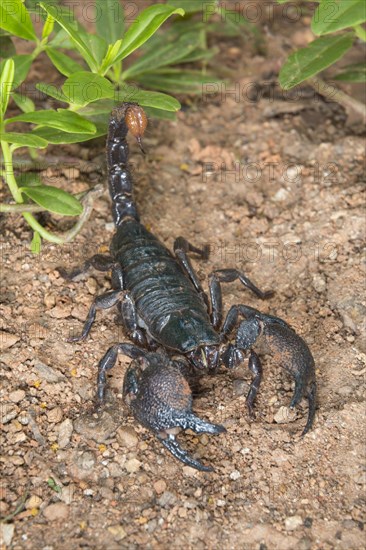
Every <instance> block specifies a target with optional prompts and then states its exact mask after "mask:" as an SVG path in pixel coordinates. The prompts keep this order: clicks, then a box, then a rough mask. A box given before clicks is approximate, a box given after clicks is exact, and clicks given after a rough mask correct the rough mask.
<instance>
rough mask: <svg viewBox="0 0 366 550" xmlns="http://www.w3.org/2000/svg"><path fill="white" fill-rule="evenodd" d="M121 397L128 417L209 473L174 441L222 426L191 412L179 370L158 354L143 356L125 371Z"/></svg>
mask: <svg viewBox="0 0 366 550" xmlns="http://www.w3.org/2000/svg"><path fill="white" fill-rule="evenodd" d="M123 394H124V398H125V401H126V403H127V404H128V406H129V407H130V409H131V412H132V414H133V415H134V417H135V418H136V420H138V421H139V422H140V423H141V424H142V425H143V426H145V427H146V428H148V429H149V430H150V431H151V432H152V433H153V434H154V435H155V436H156V437H157V438H158V439H159V440H160V442H161V443H162V444H163V445H164V447H166V448H167V449H168V451H169V452H170V453H172V454H173V455H174V456H175V457H176V458H178V460H180V461H181V462H183V463H184V464H187V465H188V466H191V467H192V468H196V469H197V470H201V471H204V472H209V471H212V468H211V467H209V466H204V465H203V464H201V462H199V461H198V460H197V459H195V458H193V457H191V456H190V455H189V454H188V453H187V451H185V450H184V449H182V448H181V447H180V445H179V443H178V441H177V440H176V435H177V434H178V433H179V432H180V431H181V430H186V429H191V430H193V431H195V432H196V433H209V434H219V433H222V432H225V431H226V430H225V428H224V426H221V425H219V424H211V423H210V422H206V421H205V420H202V419H200V418H199V417H197V416H196V415H195V414H194V413H193V412H192V393H191V389H190V387H189V384H188V382H187V379H186V378H185V377H184V376H183V374H182V369H181V368H180V366H179V365H178V364H176V362H175V361H171V360H169V358H168V357H167V356H162V355H161V354H160V353H154V354H153V353H147V354H146V355H145V356H144V357H140V358H139V359H138V360H137V361H133V362H132V363H131V365H130V366H129V368H128V369H127V372H126V375H125V380H124V384H123Z"/></svg>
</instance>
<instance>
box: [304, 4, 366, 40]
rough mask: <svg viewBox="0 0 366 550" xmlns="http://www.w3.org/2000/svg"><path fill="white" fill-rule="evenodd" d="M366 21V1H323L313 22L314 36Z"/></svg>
mask: <svg viewBox="0 0 366 550" xmlns="http://www.w3.org/2000/svg"><path fill="white" fill-rule="evenodd" d="M365 21H366V4H365V0H322V1H321V3H320V4H319V6H318V8H317V9H316V11H315V13H314V16H313V19H312V21H311V30H312V31H313V33H314V34H318V35H323V34H329V33H331V32H335V31H340V30H342V29H346V28H347V27H353V26H355V25H359V24H361V23H364V22H365Z"/></svg>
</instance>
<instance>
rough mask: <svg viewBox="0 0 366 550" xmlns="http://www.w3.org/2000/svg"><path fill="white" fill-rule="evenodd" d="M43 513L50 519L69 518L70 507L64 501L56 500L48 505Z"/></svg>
mask: <svg viewBox="0 0 366 550" xmlns="http://www.w3.org/2000/svg"><path fill="white" fill-rule="evenodd" d="M43 515H44V517H45V518H46V519H48V521H57V520H61V519H67V517H68V515H69V509H68V507H67V505H66V504H64V503H63V502H56V503H55V504H50V505H49V506H47V508H45V509H44V510H43Z"/></svg>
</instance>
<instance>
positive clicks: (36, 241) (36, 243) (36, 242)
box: [30, 231, 42, 254]
mask: <svg viewBox="0 0 366 550" xmlns="http://www.w3.org/2000/svg"><path fill="white" fill-rule="evenodd" d="M41 246H42V239H41V235H40V234H39V233H38V231H34V233H33V239H32V242H31V244H30V249H31V252H32V253H33V254H39V253H40V252H41Z"/></svg>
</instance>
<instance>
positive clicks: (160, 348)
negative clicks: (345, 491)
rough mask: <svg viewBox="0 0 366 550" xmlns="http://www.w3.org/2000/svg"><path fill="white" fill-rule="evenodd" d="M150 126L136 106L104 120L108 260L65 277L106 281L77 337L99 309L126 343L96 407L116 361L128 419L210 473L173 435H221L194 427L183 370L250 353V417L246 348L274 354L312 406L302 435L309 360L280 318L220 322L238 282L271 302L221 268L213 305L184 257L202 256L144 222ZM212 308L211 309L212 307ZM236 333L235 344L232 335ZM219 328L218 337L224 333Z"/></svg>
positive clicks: (311, 395) (104, 366)
mask: <svg viewBox="0 0 366 550" xmlns="http://www.w3.org/2000/svg"><path fill="white" fill-rule="evenodd" d="M146 125H147V119H146V115H145V113H144V111H143V109H142V108H141V107H140V106H139V105H137V104H135V103H123V104H122V105H121V106H119V107H117V108H116V109H114V110H113V111H112V113H111V117H110V121H109V131H108V138H107V164H108V181H109V191H110V195H111V199H112V212H113V218H114V223H115V226H116V232H115V235H114V237H113V239H112V243H111V246H110V255H109V256H105V255H101V254H97V255H95V256H93V257H92V258H90V259H89V260H87V261H86V262H85V264H84V266H83V267H82V268H81V269H79V270H75V271H74V272H73V273H71V274H70V275H69V276H68V277H70V278H73V277H74V276H76V275H77V274H79V273H81V272H83V271H85V270H86V269H88V268H89V267H94V268H96V269H98V270H101V271H110V270H111V272H112V286H113V290H111V291H108V292H106V293H105V294H103V295H100V296H98V297H97V298H96V299H95V300H94V302H93V303H92V305H91V307H90V310H89V313H88V316H87V319H86V321H85V324H84V328H83V331H82V334H81V335H80V336H78V337H74V338H72V339H71V340H72V341H79V340H82V339H84V338H86V337H87V335H88V333H89V331H90V329H91V326H92V324H93V322H94V320H95V315H96V311H97V310H98V309H107V308H111V307H112V306H115V305H116V306H117V307H118V309H119V314H120V319H121V322H122V325H123V327H124V330H125V333H126V334H127V336H128V337H129V339H130V340H131V341H132V342H133V343H132V344H131V343H118V344H116V345H113V346H112V347H111V348H110V349H108V351H107V352H106V354H105V355H104V357H103V358H102V359H101V360H100V362H99V367H98V390H97V397H98V401H99V403H103V401H104V398H105V385H106V372H107V371H108V370H110V369H111V368H112V367H113V366H114V365H115V363H116V360H117V356H118V353H119V352H120V353H123V354H125V355H127V356H128V357H130V358H131V359H132V363H131V364H130V366H129V367H128V369H127V372H126V375H125V379H124V385H123V395H124V399H125V402H126V403H127V405H128V406H129V408H130V410H131V412H132V414H133V415H134V417H135V418H136V419H137V421H138V422H140V423H141V424H142V425H143V426H145V427H146V428H148V429H149V430H150V431H151V432H153V433H154V434H155V436H157V437H158V439H159V440H160V441H161V443H162V444H163V445H164V446H165V447H166V448H167V449H168V450H169V451H170V452H171V453H172V454H173V455H174V456H175V457H176V458H178V459H179V460H181V461H182V462H184V463H185V464H187V465H189V466H191V467H193V468H196V469H197V470H202V471H211V470H212V468H211V467H209V466H204V465H203V464H202V463H201V462H199V461H198V460H197V459H195V458H193V457H192V456H190V455H189V454H188V453H187V452H186V451H185V450H183V449H182V448H181V447H180V445H179V443H178V441H177V439H176V435H177V434H178V432H179V431H180V430H186V429H188V428H189V429H191V430H193V431H194V432H196V433H204V432H205V433H209V434H220V433H222V432H225V431H226V430H225V428H224V426H222V425H219V424H212V423H210V422H206V421H205V420H202V419H200V418H198V417H197V416H196V415H195V414H194V413H193V412H192V393H191V389H190V386H189V384H188V376H187V372H189V369H192V368H193V369H198V370H200V371H201V372H202V371H209V370H210V371H212V372H214V370H215V369H216V368H217V367H218V366H219V365H220V364H222V365H224V366H226V367H227V368H232V367H235V366H237V365H239V364H240V363H241V362H242V361H243V359H244V352H245V351H246V350H250V356H249V369H250V370H251V372H252V373H253V374H254V378H253V381H252V383H251V386H250V389H249V393H248V396H247V405H248V408H249V412H252V409H253V402H254V399H255V397H256V394H257V391H258V388H259V384H260V380H261V375H262V368H261V363H260V360H259V357H258V355H257V354H256V353H255V351H254V350H253V349H252V347H253V346H254V345H255V343H256V340H257V339H258V338H260V337H264V339H265V340H266V341H267V343H268V345H269V348H270V351H272V353H274V354H275V356H276V355H278V356H279V357H280V358H281V357H282V358H283V366H284V367H285V368H286V369H287V370H288V371H289V372H290V374H292V375H293V376H294V378H295V395H294V398H293V400H292V403H291V405H292V406H295V405H296V404H297V403H298V402H299V401H300V399H301V398H302V397H303V396H306V397H307V398H308V400H309V415H308V420H307V424H306V427H305V429H304V432H303V433H306V432H307V431H308V430H309V429H310V428H311V425H312V423H313V419H314V413H315V394H316V386H315V368H314V360H313V358H312V355H311V353H310V351H309V348H308V347H307V345H306V344H305V342H304V341H303V340H302V339H301V338H300V337H299V336H298V335H297V334H296V333H295V332H294V331H293V330H292V329H291V328H290V327H289V325H287V323H285V322H284V321H282V320H281V319H278V318H276V317H272V316H269V315H264V314H261V313H260V312H259V311H257V310H255V309H253V308H249V307H246V306H242V305H238V306H233V307H232V308H231V309H230V311H229V313H228V315H227V317H226V319H225V321H224V323H223V324H222V318H223V305H222V294H221V283H225V282H232V281H235V280H239V281H240V282H241V283H242V284H243V285H244V286H245V287H246V288H248V289H249V290H251V291H252V292H253V293H254V294H255V295H256V296H257V297H259V298H261V299H265V298H268V297H270V296H272V294H273V293H272V292H263V291H261V290H260V289H259V288H257V287H256V286H255V285H254V284H253V283H252V282H251V281H250V280H249V279H248V278H247V277H246V276H245V274H244V273H242V272H241V271H238V270H236V269H221V270H216V271H214V272H213V273H212V274H211V275H210V277H209V295H210V302H209V300H208V297H207V295H206V294H205V292H204V290H203V288H202V286H201V284H200V282H199V280H198V277H197V275H196V273H195V271H194V269H193V267H192V264H191V262H190V259H189V257H188V253H189V252H191V253H194V254H196V255H197V256H198V257H201V258H203V259H207V257H208V252H209V251H208V247H204V248H203V249H200V248H196V247H195V246H193V245H192V244H190V243H189V242H188V241H187V240H185V239H184V238H183V237H179V238H177V239H176V240H175V242H174V255H173V254H172V253H171V252H170V251H169V250H168V249H167V248H166V247H165V246H164V245H163V244H162V243H161V242H160V241H159V240H158V239H157V237H155V236H154V235H153V234H152V233H151V232H150V231H148V230H147V229H146V227H145V226H144V225H143V224H142V223H140V220H139V215H138V212H137V208H136V205H135V202H134V200H133V196H132V191H133V180H132V176H131V172H130V170H129V167H128V144H127V141H126V136H127V133H128V131H130V133H131V134H132V135H133V136H134V137H135V138H136V139H137V141H138V143H139V145H140V147H141V149H142V145H141V140H142V137H143V134H144V131H145V129H146ZM210 304H211V305H210ZM239 317H243V318H244V320H243V321H241V323H240V324H239V327H238V329H237V331H236V336H235V343H230V341H231V339H230V335H231V333H232V332H233V330H234V329H235V327H236V326H237V324H238V319H239ZM221 326H222V329H221V331H220V327H221Z"/></svg>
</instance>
